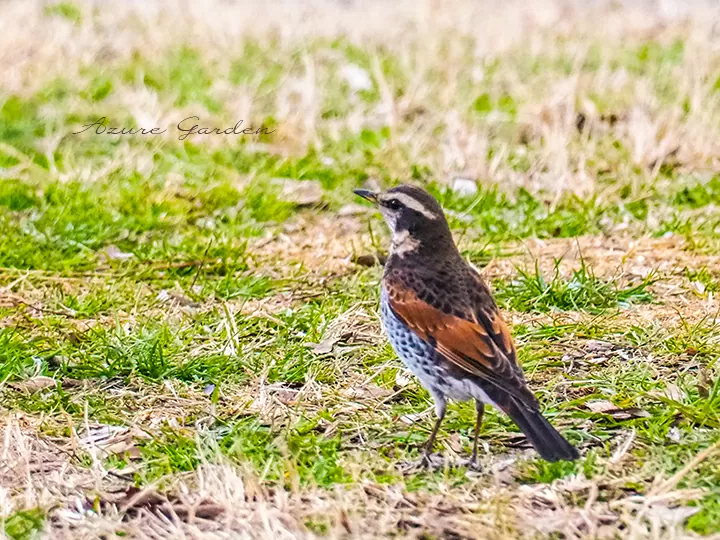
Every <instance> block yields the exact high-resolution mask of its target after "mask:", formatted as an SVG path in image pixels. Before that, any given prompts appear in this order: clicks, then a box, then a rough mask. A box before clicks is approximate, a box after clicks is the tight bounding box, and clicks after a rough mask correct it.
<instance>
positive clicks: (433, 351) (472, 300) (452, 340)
mask: <svg viewBox="0 0 720 540" xmlns="http://www.w3.org/2000/svg"><path fill="white" fill-rule="evenodd" d="M354 193H355V194H357V195H359V196H360V197H362V198H363V199H366V200H367V201H370V202H371V203H373V204H374V205H375V206H376V207H377V208H378V209H379V211H380V213H381V214H382V216H383V218H384V219H385V221H386V223H387V225H388V226H389V228H390V231H391V247H390V250H389V254H388V257H387V260H386V262H385V267H384V271H383V276H382V280H381V287H380V318H381V320H382V323H383V327H384V329H385V332H386V334H387V336H388V339H389V341H390V344H391V345H392V348H393V350H394V351H395V353H396V354H397V355H398V357H400V359H401V360H402V361H403V363H404V364H405V365H406V366H407V368H408V369H409V370H410V371H411V372H412V373H413V374H414V375H415V376H416V377H417V378H418V380H419V381H420V383H421V384H422V386H423V387H425V388H426V389H427V391H428V392H429V393H430V395H431V397H432V399H433V401H434V404H435V413H436V416H437V419H436V421H435V425H434V427H433V430H432V432H431V434H430V437H429V439H428V441H427V443H425V448H424V452H423V456H422V458H421V464H422V465H424V466H429V465H430V464H431V463H432V459H431V457H432V452H433V446H434V444H435V439H436V437H437V434H438V430H439V429H440V425H441V424H442V421H443V418H444V417H445V412H446V410H447V404H448V400H454V401H469V400H474V401H475V408H476V413H477V420H476V423H475V432H474V439H473V449H472V454H471V457H470V460H469V464H470V465H471V466H477V459H478V439H479V435H480V427H481V425H482V421H483V415H484V413H485V405H491V406H493V407H495V408H497V409H499V410H500V411H502V412H503V413H505V414H506V415H508V416H509V417H510V418H511V419H512V420H513V421H514V422H515V424H517V426H518V428H520V430H521V431H522V432H523V433H524V434H525V436H526V437H527V439H528V440H529V441H530V443H531V444H532V446H533V447H534V448H535V450H536V451H537V452H538V453H539V454H540V456H541V457H542V458H543V459H545V460H547V461H550V462H555V461H562V460H565V461H572V460H575V459H578V458H579V457H580V454H579V453H578V451H577V449H576V448H575V447H573V446H572V445H571V444H570V443H569V442H568V441H567V440H566V439H565V438H564V437H563V436H562V435H561V434H560V433H559V432H558V431H557V430H556V429H555V428H554V427H553V426H552V425H551V424H550V422H548V420H547V419H546V418H545V417H544V416H543V415H542V413H541V412H540V405H539V402H538V400H537V398H536V397H535V395H534V394H533V392H532V391H531V390H530V389H529V388H528V385H527V382H526V380H525V376H524V374H523V371H522V368H521V367H520V365H519V364H518V361H517V350H516V347H515V344H514V342H513V339H512V335H511V333H510V330H509V328H508V325H507V324H506V323H505V321H504V320H503V317H502V315H501V313H500V311H499V309H498V306H497V304H496V302H495V300H494V298H493V296H492V293H491V291H490V289H489V288H488V286H487V285H486V284H485V282H484V281H483V279H482V277H481V276H480V274H479V272H478V271H477V270H476V269H475V268H474V267H473V266H472V265H471V264H469V263H468V262H466V261H465V259H464V258H463V257H462V255H461V254H460V252H459V251H458V248H457V246H456V244H455V241H454V240H453V236H452V233H451V231H450V226H449V225H448V222H447V218H446V217H445V214H444V212H443V209H442V207H441V206H440V204H439V203H438V201H437V200H436V199H435V198H434V197H433V196H432V195H430V194H429V193H428V192H427V191H425V190H423V189H422V188H420V187H417V186H414V185H409V184H402V185H398V186H396V187H393V188H391V189H388V190H386V191H381V192H374V191H370V190H367V189H356V190H354Z"/></svg>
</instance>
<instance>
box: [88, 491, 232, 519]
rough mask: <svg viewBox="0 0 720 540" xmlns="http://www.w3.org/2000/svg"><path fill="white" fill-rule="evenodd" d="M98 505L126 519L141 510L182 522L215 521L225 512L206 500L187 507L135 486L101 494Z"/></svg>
mask: <svg viewBox="0 0 720 540" xmlns="http://www.w3.org/2000/svg"><path fill="white" fill-rule="evenodd" d="M87 502H88V504H91V505H92V504H93V503H94V501H90V500H88V501H87ZM100 504H101V505H102V506H109V505H113V506H115V507H117V508H118V509H119V510H120V512H122V513H124V514H126V515H127V516H128V517H133V516H136V515H137V514H138V513H139V512H140V511H141V510H144V511H148V512H152V513H154V514H162V515H164V516H166V517H172V516H177V517H178V518H180V519H182V520H183V521H192V519H193V518H195V517H198V518H201V519H215V518H217V517H218V516H219V515H221V514H222V513H223V512H225V509H224V508H223V507H222V506H220V505H219V504H217V503H215V502H213V501H210V500H207V499H205V500H202V501H200V502H199V503H194V504H192V505H189V504H186V503H183V502H182V501H181V500H180V499H178V498H177V497H176V496H173V495H163V494H162V493H158V492H156V491H155V490H153V489H152V488H149V487H146V488H143V489H140V488H137V487H135V486H128V487H127V489H126V490H125V491H123V492H120V493H105V494H103V495H102V496H101V499H100Z"/></svg>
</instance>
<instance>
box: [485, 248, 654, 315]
mask: <svg viewBox="0 0 720 540" xmlns="http://www.w3.org/2000/svg"><path fill="white" fill-rule="evenodd" d="M561 263H562V260H561V259H555V262H554V270H553V275H552V277H551V278H550V279H549V280H547V279H546V278H545V277H544V276H543V273H542V271H541V270H540V266H539V264H538V263H536V264H535V271H534V273H530V272H528V271H527V270H522V269H518V277H517V278H515V279H513V280H512V281H510V282H509V283H505V282H499V283H498V284H497V288H498V291H497V298H498V300H500V302H501V304H502V305H503V306H504V307H506V308H508V309H514V310H518V311H530V312H532V311H536V312H545V311H551V310H565V311H568V310H569V311H587V312H588V313H602V312H604V311H606V310H608V309H612V308H628V307H630V306H631V305H632V304H640V303H648V302H653V301H654V300H655V298H654V296H653V295H652V293H651V292H650V291H649V289H648V288H649V287H650V286H651V285H652V284H653V283H654V282H655V281H656V278H655V277H654V275H653V274H652V273H651V274H648V276H647V277H645V278H644V279H642V280H641V281H639V282H638V283H636V284H633V285H628V286H625V287H623V286H619V285H618V284H617V283H615V282H612V281H604V280H602V279H599V278H597V277H596V276H595V274H594V273H593V270H592V269H591V268H588V267H587V265H586V264H585V260H584V259H582V258H581V259H580V268H578V269H577V270H573V271H572V276H571V277H570V278H569V279H566V278H564V277H563V276H562V275H561V272H560V264H561Z"/></svg>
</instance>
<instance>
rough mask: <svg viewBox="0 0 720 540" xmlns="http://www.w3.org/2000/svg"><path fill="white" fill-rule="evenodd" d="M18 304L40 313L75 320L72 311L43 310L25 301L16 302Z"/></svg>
mask: <svg viewBox="0 0 720 540" xmlns="http://www.w3.org/2000/svg"><path fill="white" fill-rule="evenodd" d="M16 302H17V303H18V304H21V305H24V306H27V307H29V308H31V309H35V310H37V311H40V312H42V313H49V314H51V315H60V316H61V317H70V318H74V317H75V312H74V311H72V310H70V309H68V311H55V310H53V309H47V308H42V307H40V306H36V305H35V304H30V303H28V302H26V301H25V300H16Z"/></svg>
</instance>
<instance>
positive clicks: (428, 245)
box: [355, 184, 455, 256]
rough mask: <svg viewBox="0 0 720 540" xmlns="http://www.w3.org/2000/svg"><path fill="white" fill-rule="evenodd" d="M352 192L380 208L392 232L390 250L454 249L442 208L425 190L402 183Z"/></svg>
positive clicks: (427, 251)
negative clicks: (381, 188)
mask: <svg viewBox="0 0 720 540" xmlns="http://www.w3.org/2000/svg"><path fill="white" fill-rule="evenodd" d="M355 193H356V194H357V195H359V196H360V197H362V198H363V199H366V200H368V201H370V202H372V203H373V204H374V205H376V206H377V207H378V209H379V210H380V213H381V214H382V216H383V217H384V218H385V221H386V222H387V224H388V226H389V227H390V231H391V232H392V251H393V253H395V254H397V255H400V256H404V255H405V254H407V253H410V252H415V253H418V252H425V253H429V252H430V251H439V250H445V249H447V248H452V249H453V250H454V249H455V244H454V243H453V240H452V235H451V233H450V228H449V227H448V223H447V220H446V219H445V214H444V213H443V210H442V207H441V206H440V203H438V202H437V200H435V198H434V197H433V196H432V195H430V194H429V193H428V192H427V191H425V190H423V189H420V188H419V187H415V186H411V185H407V184H404V185H400V186H397V187H394V188H392V189H388V190H387V191H381V192H378V193H375V192H373V191H369V190H366V189H356V190H355Z"/></svg>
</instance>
